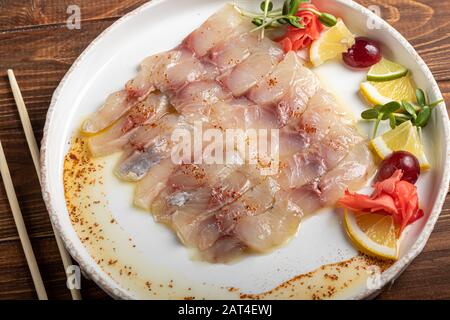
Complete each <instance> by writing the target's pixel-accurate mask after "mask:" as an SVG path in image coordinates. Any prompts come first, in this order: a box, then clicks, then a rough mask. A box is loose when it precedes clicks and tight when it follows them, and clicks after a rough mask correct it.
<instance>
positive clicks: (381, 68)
mask: <svg viewBox="0 0 450 320" xmlns="http://www.w3.org/2000/svg"><path fill="white" fill-rule="evenodd" d="M407 74H408V69H406V68H405V67H404V66H402V65H400V64H397V63H395V62H392V61H389V60H387V59H384V58H383V59H381V61H380V62H378V63H377V64H375V65H373V66H372V67H371V68H370V69H369V72H368V73H367V80H369V81H376V82H380V81H390V80H395V79H398V78H402V77H404V76H406V75H407Z"/></svg>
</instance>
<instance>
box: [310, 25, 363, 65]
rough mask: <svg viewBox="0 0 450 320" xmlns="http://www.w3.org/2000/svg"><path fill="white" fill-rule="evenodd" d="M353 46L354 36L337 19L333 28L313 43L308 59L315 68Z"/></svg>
mask: <svg viewBox="0 0 450 320" xmlns="http://www.w3.org/2000/svg"><path fill="white" fill-rule="evenodd" d="M354 44H355V36H354V35H353V34H352V33H351V32H350V30H348V28H347V27H346V25H345V24H344V22H343V21H342V20H341V19H339V20H338V22H337V23H336V25H335V26H333V27H331V28H330V29H328V30H326V31H325V32H323V33H322V34H321V35H320V37H319V39H317V40H316V41H314V42H313V44H312V45H311V49H310V59H311V62H312V64H313V65H314V66H315V67H317V66H319V65H321V64H322V63H324V62H325V61H327V60H331V59H334V58H337V57H338V56H340V55H341V54H342V53H343V52H347V50H348V49H349V48H350V47H351V46H353V45H354Z"/></svg>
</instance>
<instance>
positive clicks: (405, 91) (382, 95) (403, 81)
mask: <svg viewBox="0 0 450 320" xmlns="http://www.w3.org/2000/svg"><path fill="white" fill-rule="evenodd" d="M360 92H361V94H362V95H363V97H364V98H366V100H367V101H368V102H369V103H371V104H373V105H378V104H386V103H388V102H391V101H402V100H405V101H411V102H415V101H416V94H415V85H414V82H413V81H412V79H411V78H410V77H409V76H408V77H402V78H399V79H395V80H391V81H384V82H374V81H365V82H362V83H361V85H360Z"/></svg>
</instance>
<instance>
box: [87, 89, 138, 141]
mask: <svg viewBox="0 0 450 320" xmlns="http://www.w3.org/2000/svg"><path fill="white" fill-rule="evenodd" d="M136 103H138V101H137V99H136V98H134V97H129V96H128V94H127V92H126V91H125V90H122V91H117V92H114V93H112V94H110V95H109V96H108V98H106V101H105V103H104V104H103V105H102V106H101V107H100V109H98V110H97V111H96V112H94V113H92V114H91V115H89V116H88V117H87V118H86V120H84V121H83V124H82V125H81V130H82V131H83V132H85V133H97V132H99V131H101V130H103V129H105V128H107V127H109V126H110V125H111V124H112V123H113V122H114V121H116V120H117V119H119V118H120V117H121V116H122V115H124V114H125V113H126V112H127V111H128V110H130V109H131V108H132V107H133V106H134V105H135V104H136Z"/></svg>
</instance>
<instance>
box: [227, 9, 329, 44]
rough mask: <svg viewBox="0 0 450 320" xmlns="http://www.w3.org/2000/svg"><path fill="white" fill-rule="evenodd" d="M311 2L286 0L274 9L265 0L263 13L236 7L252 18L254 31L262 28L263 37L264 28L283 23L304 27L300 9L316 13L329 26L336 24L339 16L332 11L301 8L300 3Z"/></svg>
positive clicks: (274, 26) (262, 35)
mask: <svg viewBox="0 0 450 320" xmlns="http://www.w3.org/2000/svg"><path fill="white" fill-rule="evenodd" d="M303 2H305V3H306V2H309V1H308V0H285V1H284V4H283V7H282V8H279V9H274V7H273V2H272V1H271V0H264V1H262V2H261V4H260V9H261V11H262V14H261V13H253V12H249V11H246V10H244V9H242V8H239V7H235V8H236V9H237V10H238V11H239V12H240V13H241V14H242V15H243V16H245V17H249V18H251V19H252V23H253V24H254V25H256V27H255V28H254V29H253V30H252V31H257V30H261V37H264V30H265V29H268V28H276V27H279V26H281V25H286V24H289V25H291V26H293V27H295V28H298V29H304V28H305V26H304V25H303V23H302V19H301V17H298V16H296V14H297V12H298V11H310V12H312V13H314V14H315V15H316V16H317V17H318V18H319V21H320V22H321V23H322V24H323V25H325V26H327V27H332V26H334V25H336V23H337V18H336V17H335V16H333V15H332V14H330V13H326V12H320V11H317V10H314V9H312V8H300V4H301V3H303Z"/></svg>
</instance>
